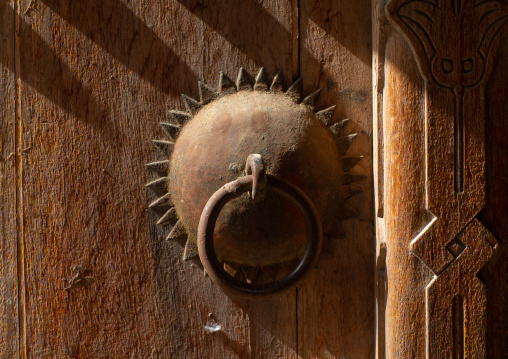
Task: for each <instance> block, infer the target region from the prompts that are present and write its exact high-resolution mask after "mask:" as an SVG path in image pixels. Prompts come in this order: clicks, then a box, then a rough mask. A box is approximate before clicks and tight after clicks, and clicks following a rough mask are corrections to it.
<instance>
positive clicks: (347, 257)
mask: <svg viewBox="0 0 508 359" xmlns="http://www.w3.org/2000/svg"><path fill="white" fill-rule="evenodd" d="M300 13H301V19H300V35H301V50H300V54H301V76H302V78H303V83H304V89H305V93H310V92H311V91H313V90H315V89H316V88H320V89H321V94H322V95H321V100H320V106H321V108H324V107H327V106H331V105H336V106H337V107H336V110H335V116H336V117H335V119H336V120H338V119H344V118H349V119H350V124H349V125H348V126H347V127H346V128H345V131H346V132H347V133H358V136H357V138H356V140H355V142H353V144H352V146H351V147H350V149H349V151H348V153H347V155H348V156H363V159H362V160H361V161H360V162H359V163H358V164H357V165H356V166H355V167H354V168H353V170H352V172H353V173H357V174H362V175H364V176H365V179H364V180H363V181H361V182H358V183H355V186H356V187H359V188H361V189H362V190H363V193H362V194H361V195H358V196H354V197H351V199H349V200H348V201H346V202H347V203H348V204H350V205H351V206H352V207H354V208H355V209H356V210H357V211H358V214H359V215H358V216H357V217H356V218H353V219H350V220H346V221H343V222H342V225H343V228H344V232H345V235H344V236H343V237H342V238H325V239H324V243H323V249H322V255H321V258H320V260H319V262H318V265H317V268H316V270H315V271H314V273H312V274H311V275H310V278H309V280H308V281H307V283H306V285H305V286H304V287H302V288H300V289H299V292H298V293H299V297H298V332H299V339H298V343H299V354H300V355H301V356H302V357H304V358H342V357H351V358H373V357H374V280H373V273H374V261H375V258H374V254H375V241H374V228H373V212H374V207H373V206H374V204H373V203H374V201H373V195H372V194H373V179H372V148H371V146H372V92H371V89H372V80H371V68H372V65H371V51H372V48H371V3H370V1H354V2H351V1H338V2H337V1H335V2H319V1H306V0H301V1H300ZM337 217H340V213H337Z"/></svg>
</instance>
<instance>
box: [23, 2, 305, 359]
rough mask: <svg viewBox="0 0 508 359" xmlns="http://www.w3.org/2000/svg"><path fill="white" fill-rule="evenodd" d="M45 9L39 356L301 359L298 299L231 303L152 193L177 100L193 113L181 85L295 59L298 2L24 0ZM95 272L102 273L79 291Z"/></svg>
mask: <svg viewBox="0 0 508 359" xmlns="http://www.w3.org/2000/svg"><path fill="white" fill-rule="evenodd" d="M30 7H32V9H31V10H27V11H24V10H22V11H21V18H20V39H21V44H20V45H21V46H20V48H21V51H22V53H21V69H20V76H21V80H22V87H21V99H20V100H21V109H22V113H21V119H22V130H23V143H22V146H23V148H26V151H24V152H23V155H22V161H23V162H22V165H23V167H22V168H23V173H22V185H23V188H24V192H23V216H24V217H23V223H24V227H25V230H24V232H23V238H22V239H23V244H24V246H25V248H26V256H25V258H24V265H25V266H26V268H27V271H26V281H25V287H26V293H27V295H26V297H25V298H23V299H24V304H25V306H26V343H25V345H26V346H25V353H24V356H26V357H41V358H44V357H48V358H49V357H55V356H57V357H67V356H68V357H80V358H89V357H94V358H101V357H103V358H108V357H110V358H167V357H171V358H203V357H217V358H236V357H242V358H243V357H260V358H261V357H270V356H272V355H273V356H274V357H288V358H289V357H295V355H296V354H295V353H296V316H295V313H296V307H295V305H296V299H295V294H294V293H290V294H288V295H287V296H285V297H281V298H278V299H274V300H272V301H268V302H263V303H261V302H260V303H248V302H243V301H237V300H234V299H231V298H229V297H227V296H226V295H225V294H224V293H222V292H221V291H220V289H218V288H217V287H216V286H215V285H214V284H212V283H211V282H210V280H209V278H207V277H204V276H203V272H202V269H201V268H199V266H197V265H195V264H193V263H191V262H183V261H182V260H181V256H182V252H183V248H182V246H181V244H179V243H176V242H171V243H167V242H165V241H164V238H165V237H166V236H167V230H166V229H164V230H161V229H160V228H156V227H155V221H156V216H155V214H152V213H151V212H149V211H147V209H146V206H147V204H148V203H149V202H151V200H153V199H154V197H153V195H152V194H151V193H149V192H147V191H145V190H144V189H143V185H144V184H145V183H147V182H148V181H149V180H150V179H151V178H152V177H151V176H152V175H151V174H149V173H147V171H146V169H145V166H144V163H145V162H149V161H151V160H153V159H155V158H156V152H155V149H154V148H152V145H151V143H150V141H151V139H152V138H157V137H161V136H162V133H161V131H160V130H159V128H158V122H159V121H163V120H164V119H165V112H166V110H167V109H168V108H177V109H178V108H180V109H181V108H182V104H181V103H180V100H179V93H180V92H184V93H187V94H189V95H191V96H194V97H196V95H197V80H198V79H201V78H203V79H204V80H205V81H207V82H211V83H213V82H214V81H216V78H217V77H216V76H217V71H218V70H219V69H222V70H224V72H225V73H226V74H228V75H230V77H233V78H234V77H235V75H236V73H237V70H238V67H239V66H240V65H243V66H245V67H246V68H247V69H249V70H251V71H253V70H257V67H258V66H260V65H264V66H266V67H267V68H268V70H269V71H270V72H271V73H272V74H273V72H275V69H278V68H280V69H283V70H284V72H285V73H286V69H288V66H289V69H290V68H291V67H290V66H291V63H292V47H291V46H292V34H291V24H290V19H291V17H290V14H291V11H290V10H291V9H290V7H289V4H285V3H284V4H277V3H276V2H265V3H264V4H262V5H261V4H257V3H256V4H254V3H250V2H249V3H245V4H243V3H242V4H241V5H239V4H237V3H235V5H234V6H233V5H232V4H226V5H224V8H221V7H220V6H215V4H214V6H212V5H211V4H210V5H209V4H206V3H205V4H204V3H199V4H197V3H196V4H193V3H188V2H186V1H179V2H177V1H175V2H165V1H157V2H149V3H148V2H146V1H125V2H121V1H117V0H106V1H104V0H101V1H98V0H97V1H87V2H65V1H56V0H55V1H53V0H43V1H38V2H33V3H32V2H29V1H22V2H21V5H20V8H21V9H30ZM252 13H257V14H260V16H250V15H251V14H252ZM262 45H263V46H262ZM286 75H287V73H286ZM73 266H79V267H73ZM71 268H74V269H76V270H77V272H76V271H73V270H71ZM79 268H82V270H83V272H82V273H83V274H82V275H83V276H84V277H85V278H86V280H85V281H83V282H81V283H82V285H73V284H72V283H77V281H76V280H73V278H74V277H75V275H76V274H77V273H78V272H79V271H80V270H81V269H79ZM79 273H81V272H79ZM65 288H68V289H65ZM210 323H211V324H217V323H218V324H220V325H221V330H219V331H218V332H216V333H208V332H207V331H206V330H205V326H206V325H207V324H210Z"/></svg>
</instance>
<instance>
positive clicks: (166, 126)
mask: <svg viewBox="0 0 508 359" xmlns="http://www.w3.org/2000/svg"><path fill="white" fill-rule="evenodd" d="M159 125H160V126H161V127H162V129H163V130H164V132H166V133H167V135H168V136H169V137H171V139H172V140H176V138H177V137H178V134H179V133H180V130H181V129H182V128H181V127H180V126H178V125H173V124H172V123H167V122H160V123H159Z"/></svg>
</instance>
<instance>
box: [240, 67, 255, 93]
mask: <svg viewBox="0 0 508 359" xmlns="http://www.w3.org/2000/svg"><path fill="white" fill-rule="evenodd" d="M236 88H237V89H238V91H241V90H251V89H252V82H250V79H249V73H248V72H247V71H245V69H244V68H243V67H240V71H238V78H237V80H236Z"/></svg>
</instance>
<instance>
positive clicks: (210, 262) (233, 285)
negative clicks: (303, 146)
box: [198, 174, 322, 298]
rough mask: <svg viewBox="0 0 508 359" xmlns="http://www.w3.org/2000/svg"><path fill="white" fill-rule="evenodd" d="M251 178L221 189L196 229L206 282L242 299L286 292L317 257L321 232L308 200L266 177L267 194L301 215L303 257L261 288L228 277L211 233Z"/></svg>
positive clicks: (285, 183) (291, 187)
mask: <svg viewBox="0 0 508 359" xmlns="http://www.w3.org/2000/svg"><path fill="white" fill-rule="evenodd" d="M252 183H253V176H252V175H249V176H245V177H241V178H239V179H237V180H235V181H233V182H229V183H227V184H226V185H224V186H222V187H221V188H220V189H219V190H217V192H215V193H214V194H213V195H212V197H210V199H209V200H208V202H207V203H206V206H205V208H204V209H203V212H202V213H201V218H200V220H199V226H198V250H199V258H200V259H201V263H202V264H203V266H204V268H205V270H206V272H207V273H208V275H209V276H210V278H211V279H212V280H213V281H214V282H215V283H216V284H217V285H219V286H220V287H221V288H223V289H224V290H226V291H228V292H232V293H234V294H236V295H238V296H242V297H250V298H252V297H258V298H260V297H267V296H271V295H273V294H276V293H279V292H281V291H284V290H286V289H289V288H291V287H293V286H295V285H296V283H297V282H298V281H299V280H300V279H302V278H303V276H304V275H305V274H306V273H307V272H308V271H309V269H310V268H312V267H313V266H314V265H315V263H316V261H317V259H318V256H319V252H320V250H321V241H322V229H321V221H320V219H319V215H318V213H317V211H316V209H315V207H314V205H313V204H312V202H311V200H310V199H309V198H308V197H307V195H305V193H303V191H302V190H300V189H299V188H298V187H296V186H295V185H293V184H292V183H290V182H288V181H286V180H283V179H281V178H278V177H276V176H273V175H268V174H267V175H266V185H267V191H269V192H274V193H276V194H277V195H281V196H283V197H285V198H286V199H288V200H289V201H290V202H292V203H293V204H294V205H295V206H296V207H297V208H298V209H299V211H300V212H301V213H302V215H303V218H304V222H305V228H306V234H307V242H306V245H305V253H304V255H303V257H302V259H301V260H300V262H299V263H298V265H297V266H296V267H295V268H294V269H293V271H292V272H291V273H289V274H288V275H286V276H285V277H284V278H282V279H280V280H277V281H274V282H271V283H265V284H249V283H246V282H242V281H240V280H238V279H236V278H233V277H231V276H230V275H229V274H228V273H227V272H226V271H225V270H224V269H223V268H222V266H221V265H220V263H219V261H218V259H217V255H216V254H215V249H214V243H213V232H214V229H215V222H216V221H217V218H218V217H219V213H220V211H221V209H222V208H223V207H224V205H225V204H226V203H227V202H229V201H231V200H232V199H234V198H236V197H239V196H240V195H241V194H242V193H244V192H247V191H248V190H249V189H251V188H252Z"/></svg>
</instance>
